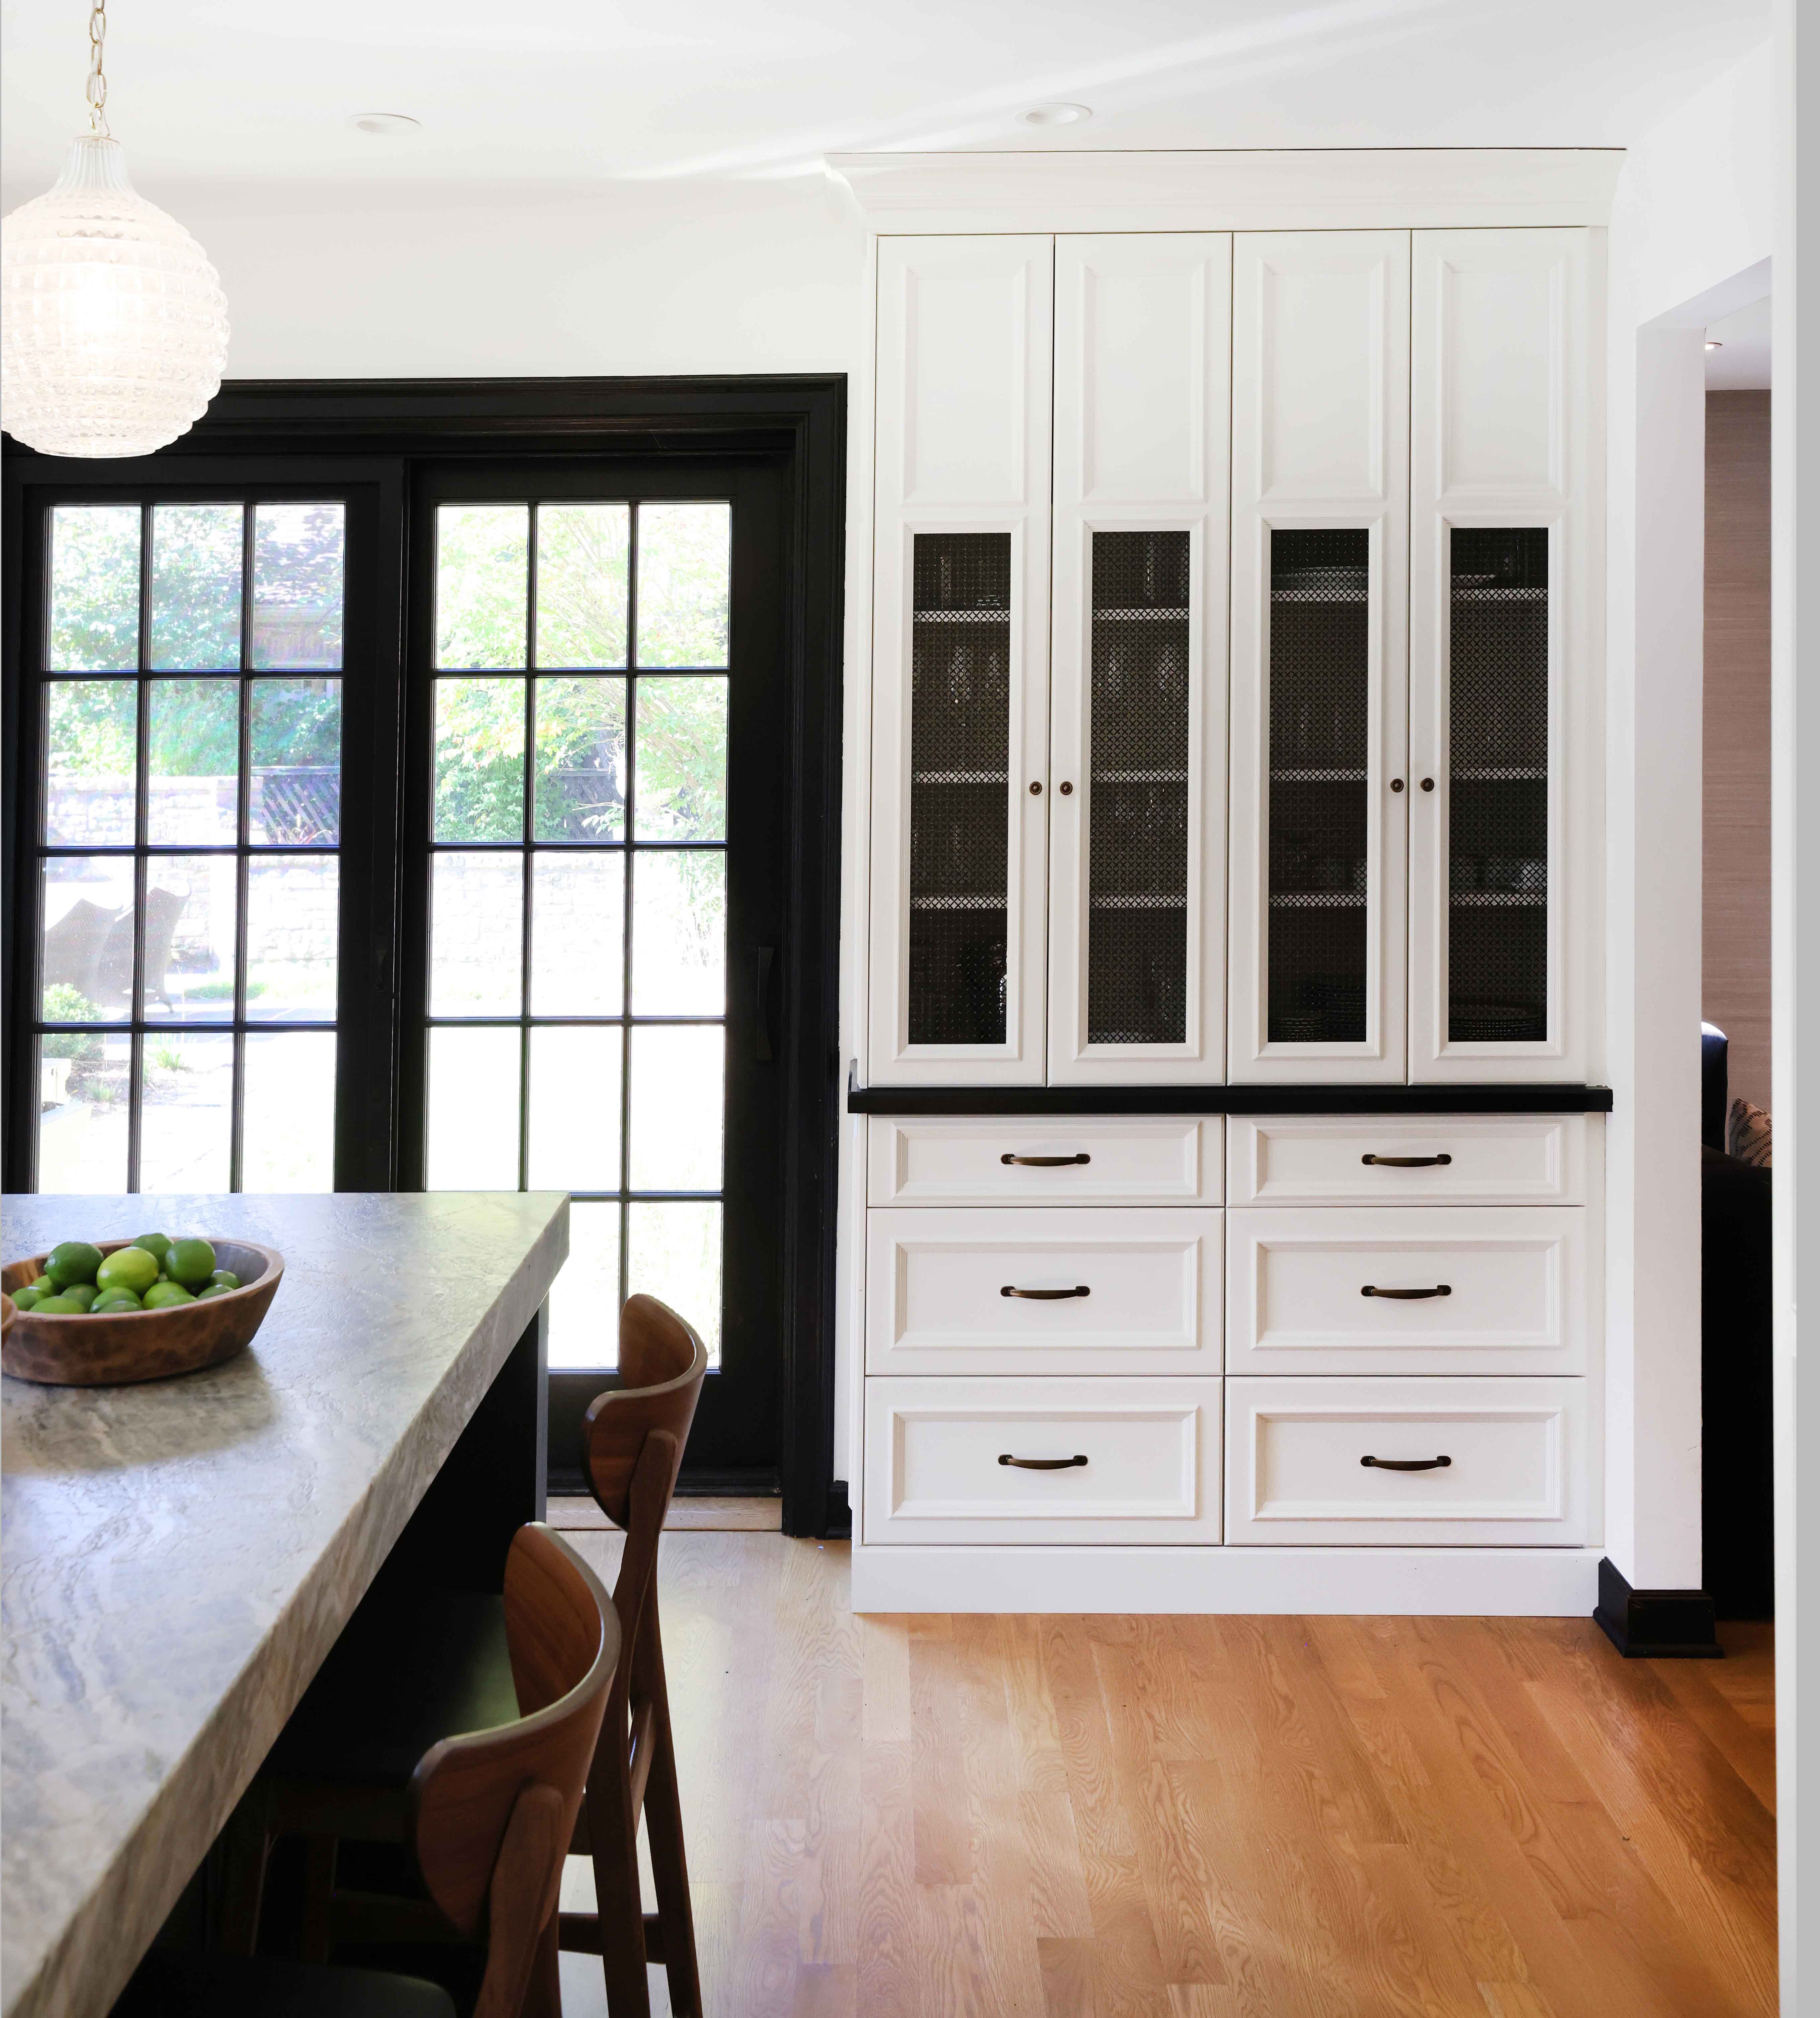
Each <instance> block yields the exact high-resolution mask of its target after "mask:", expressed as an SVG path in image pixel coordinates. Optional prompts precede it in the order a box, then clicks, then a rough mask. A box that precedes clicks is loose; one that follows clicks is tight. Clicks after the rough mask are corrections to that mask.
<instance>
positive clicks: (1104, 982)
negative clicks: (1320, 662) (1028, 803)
mask: <svg viewBox="0 0 1820 2018" xmlns="http://www.w3.org/2000/svg"><path fill="white" fill-rule="evenodd" d="M1231 268H1232V240H1231V239H1230V237H1228V236H1227V235H1226V234H1225V233H1212V232H1207V233H1156V234H1155V235H1153V236H1149V235H1142V236H1140V235H1131V236H1121V237H1078V238H1077V237H1063V238H1061V239H1058V240H1057V241H1056V248H1055V590H1054V598H1053V610H1054V635H1055V648H1054V663H1053V671H1052V674H1051V695H1052V707H1051V764H1050V769H1051V773H1052V775H1053V779H1054V783H1053V794H1054V796H1053V797H1052V799H1051V802H1050V808H1049V830H1050V891H1049V901H1050V923H1049V946H1050V954H1049V1079H1050V1080H1051V1083H1062V1084H1077V1085H1078V1084H1102V1085H1103V1084H1116V1083H1124V1084H1134V1083H1138V1084H1141V1083H1178V1084H1181V1083H1198V1082H1202V1081H1207V1080H1218V1079H1219V1078H1220V1077H1221V1076H1222V1072H1223V1069H1224V1064H1225V1000H1224V997H1225V987H1224V982H1225V882H1226V873H1225V838H1226V789H1225V787H1226V552H1227V542H1226V526H1227V505H1226V497H1227V469H1226V442H1227V410H1228V358H1229V345H1228V327H1229V322H1230V315H1231Z"/></svg>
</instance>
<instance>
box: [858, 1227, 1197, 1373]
mask: <svg viewBox="0 0 1820 2018" xmlns="http://www.w3.org/2000/svg"><path fill="white" fill-rule="evenodd" d="M866 1224H867V1257H866V1284H867V1289H866V1297H867V1322H866V1367H867V1372H870V1373H1203V1372H1204V1373H1218V1372H1219V1370H1220V1215H1219V1214H1218V1213H1217V1212H1156V1211H1144V1212H1138V1211H1133V1212H869V1213H867V1215H866ZM1012 1291H1019V1292H1026V1293H1022V1294H1015V1295H1014V1294H1011V1292H1012Z"/></svg>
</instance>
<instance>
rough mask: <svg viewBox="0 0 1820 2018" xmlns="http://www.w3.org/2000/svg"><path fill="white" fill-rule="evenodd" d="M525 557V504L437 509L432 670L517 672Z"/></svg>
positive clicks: (527, 579) (520, 655)
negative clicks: (508, 669) (436, 666)
mask: <svg viewBox="0 0 1820 2018" xmlns="http://www.w3.org/2000/svg"><path fill="white" fill-rule="evenodd" d="M529 583H530V506H529V505H439V506H438V507H437V508H436V664H437V665H438V666H439V667H443V668H445V669H447V670H449V671H457V672H460V671H469V670H472V669H479V668H483V667H512V668H518V667H523V664H524V653H525V597H526V594H527V593H528V592H529Z"/></svg>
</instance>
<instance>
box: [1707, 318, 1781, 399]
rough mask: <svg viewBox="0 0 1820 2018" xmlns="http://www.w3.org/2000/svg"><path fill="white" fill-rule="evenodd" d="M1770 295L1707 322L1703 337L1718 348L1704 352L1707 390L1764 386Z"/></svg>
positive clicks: (1766, 383) (1767, 379) (1746, 389)
mask: <svg viewBox="0 0 1820 2018" xmlns="http://www.w3.org/2000/svg"><path fill="white" fill-rule="evenodd" d="M1769 322H1770V297H1769V296H1768V295H1764V298H1763V299H1762V300H1761V301H1760V302H1752V303H1751V304H1750V305H1749V307H1748V308H1742V309H1739V310H1738V312H1737V313H1736V314H1735V315H1728V316H1726V317H1725V319H1724V320H1723V321H1722V322H1713V323H1708V324H1707V325H1706V338H1707V341H1708V342H1717V344H1718V345H1720V348H1719V349H1717V350H1709V351H1708V352H1707V353H1706V390H1707V391H1708V392H1763V391H1767V390H1768V386H1769V383H1770V371H1769Z"/></svg>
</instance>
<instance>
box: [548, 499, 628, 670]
mask: <svg viewBox="0 0 1820 2018" xmlns="http://www.w3.org/2000/svg"><path fill="white" fill-rule="evenodd" d="M631 517H632V515H631V506H630V505H539V506H538V507H537V664H539V665H540V666H623V665H624V664H625V662H626V552H627V548H628V544H629V541H630V530H631Z"/></svg>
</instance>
